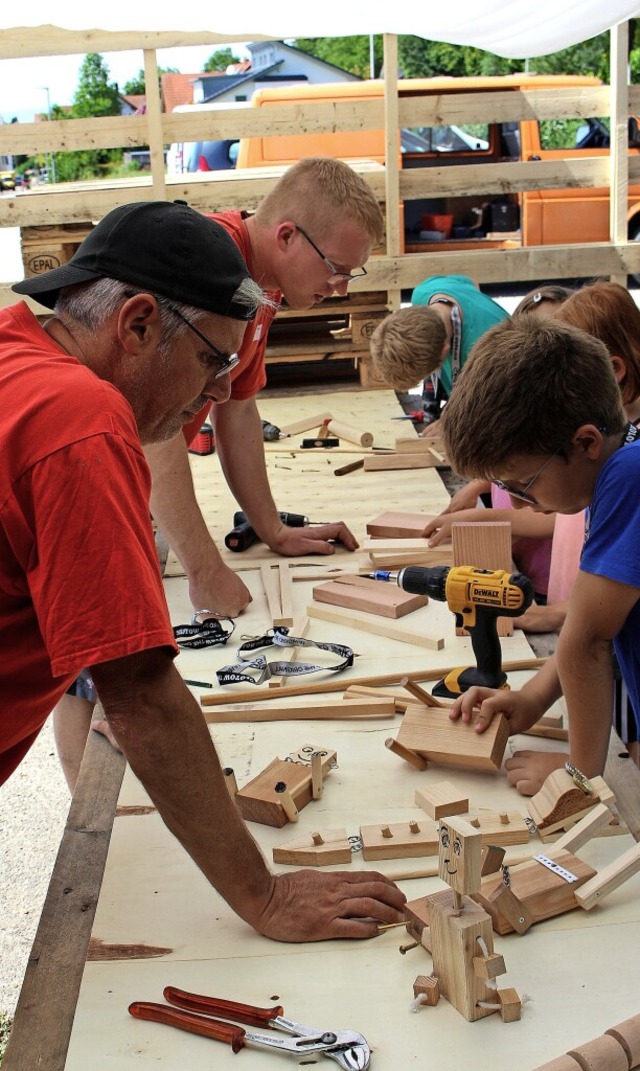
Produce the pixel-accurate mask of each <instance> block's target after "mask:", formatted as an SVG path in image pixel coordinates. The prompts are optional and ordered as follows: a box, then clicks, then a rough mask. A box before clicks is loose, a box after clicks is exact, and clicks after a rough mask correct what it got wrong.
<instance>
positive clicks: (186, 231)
mask: <svg viewBox="0 0 640 1071" xmlns="http://www.w3.org/2000/svg"><path fill="white" fill-rule="evenodd" d="M102 278H110V279H118V280H120V282H123V283H131V284H132V285H133V286H136V287H140V288H141V289H142V290H145V291H149V292H150V293H152V294H157V295H158V296H159V297H166V298H170V299H171V300H172V301H178V302H181V303H184V304H186V305H192V306H193V307H194V308H197V309H203V310H206V311H207V312H215V313H218V315H220V316H230V317H231V318H232V319H234V320H252V319H253V317H254V316H255V313H256V307H255V305H251V304H249V305H247V304H246V303H243V302H242V301H239V300H237V290H238V287H239V286H240V285H241V283H243V282H244V280H245V279H249V278H251V276H250V274H249V269H248V268H247V265H246V264H245V262H244V260H243V258H242V254H241V253H240V251H239V249H238V247H237V245H236V244H235V242H234V241H233V239H232V238H230V237H229V235H228V234H227V232H226V230H225V229H224V227H221V226H220V224H219V223H215V222H214V221H213V220H211V219H207V217H206V216H203V215H202V214H201V213H200V212H196V211H195V209H193V208H189V206H188V205H187V204H186V203H185V202H184V201H137V202H135V203H134V204H128V205H120V207H119V208H114V209H113V211H111V212H109V213H108V214H107V215H106V216H105V217H104V218H103V219H101V220H100V222H99V223H98V224H97V226H96V227H94V229H93V230H92V231H91V232H90V234H89V235H88V236H87V237H86V238H85V240H84V242H83V243H82V245H81V246H80V248H79V249H78V250H77V251H76V252H75V253H74V254H73V256H72V257H71V260H70V261H69V262H68V264H63V265H61V267H59V268H54V269H53V270H52V271H48V272H43V273H42V275H35V276H34V277H33V278H31V279H24V280H23V281H22V282H19V283H16V284H15V285H14V286H13V287H12V289H13V290H15V291H16V293H18V294H29V295H31V296H33V297H34V298H36V299H37V300H38V301H39V302H41V304H43V305H46V307H47V308H49V309H52V308H53V307H54V305H55V303H56V299H57V297H58V294H59V292H60V290H61V289H62V288H63V287H65V286H74V285H76V284H77V283H88V282H93V281H94V280H96V279H102Z"/></svg>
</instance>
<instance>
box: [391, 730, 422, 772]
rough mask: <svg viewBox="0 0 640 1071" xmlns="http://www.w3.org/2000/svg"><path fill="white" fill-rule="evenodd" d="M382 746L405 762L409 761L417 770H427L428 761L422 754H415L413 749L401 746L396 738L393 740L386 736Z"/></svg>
mask: <svg viewBox="0 0 640 1071" xmlns="http://www.w3.org/2000/svg"><path fill="white" fill-rule="evenodd" d="M384 746H385V747H386V748H388V749H389V751H393V753H394V755H397V756H398V757H399V758H401V759H404V761H405V762H409V763H411V765H412V766H415V767H416V769H417V770H427V769H428V768H429V763H428V762H427V760H426V759H423V758H422V755H417V754H416V752H415V751H411V750H410V749H409V748H408V747H403V746H402V744H399V743H398V741H397V740H394V739H393V737H392V736H389V737H387V739H386V740H385V742H384Z"/></svg>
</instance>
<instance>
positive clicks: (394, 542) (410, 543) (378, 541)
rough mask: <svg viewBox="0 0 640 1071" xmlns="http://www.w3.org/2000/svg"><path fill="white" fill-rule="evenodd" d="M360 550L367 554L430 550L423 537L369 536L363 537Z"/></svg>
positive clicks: (409, 552)
mask: <svg viewBox="0 0 640 1071" xmlns="http://www.w3.org/2000/svg"><path fill="white" fill-rule="evenodd" d="M425 524H426V521H425ZM360 549H361V550H364V551H367V552H368V553H369V554H371V553H373V554H396V553H400V554H411V553H412V552H413V551H414V550H416V551H418V552H419V553H422V552H423V551H428V550H430V549H431V548H430V547H429V541H428V540H427V539H425V538H424V537H423V536H416V535H414V536H395V537H394V536H385V537H374V536H373V534H371V535H366V536H365V537H364V539H363V540H362V543H361V545H360Z"/></svg>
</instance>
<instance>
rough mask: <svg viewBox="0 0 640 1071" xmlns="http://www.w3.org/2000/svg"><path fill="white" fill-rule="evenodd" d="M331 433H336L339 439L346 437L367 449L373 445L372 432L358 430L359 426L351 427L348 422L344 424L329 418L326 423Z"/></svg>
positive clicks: (348, 440)
mask: <svg viewBox="0 0 640 1071" xmlns="http://www.w3.org/2000/svg"><path fill="white" fill-rule="evenodd" d="M326 427H327V428H328V430H329V432H330V434H331V435H337V437H338V438H339V439H346V440H347V442H350V443H356V445H357V446H362V447H364V448H365V449H367V448H368V447H369V446H373V433H372V432H370V431H360V429H359V428H352V427H351V425H350V424H344V423H343V422H342V421H341V420H334V419H333V418H331V420H330V421H329V422H328V424H327V425H326Z"/></svg>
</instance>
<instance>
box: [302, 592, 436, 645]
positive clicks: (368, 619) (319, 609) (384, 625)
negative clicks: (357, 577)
mask: <svg viewBox="0 0 640 1071" xmlns="http://www.w3.org/2000/svg"><path fill="white" fill-rule="evenodd" d="M307 615H308V616H309V617H313V618H316V619H317V620H320V621H331V622H332V623H333V624H342V625H345V627H346V628H349V629H360V630H361V632H369V633H371V634H372V635H375V636H384V637H385V638H386V639H395V640H396V642H397V643H399V644H412V645H413V646H414V647H425V648H426V649H427V650H430V651H441V650H442V648H443V647H444V638H443V637H442V636H429V635H427V634H426V633H425V634H422V633H421V632H420V630H417V629H416V630H412V629H405V628H402V627H401V625H398V624H396V623H395V621H393V620H392V619H388V618H384V619H383V620H380V619H379V618H376V617H375V616H374V615H371V614H365V613H363V612H362V610H356V609H344V608H342V607H339V606H332V605H329V604H327V605H325V604H324V603H311V604H310V605H309V606H307Z"/></svg>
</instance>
